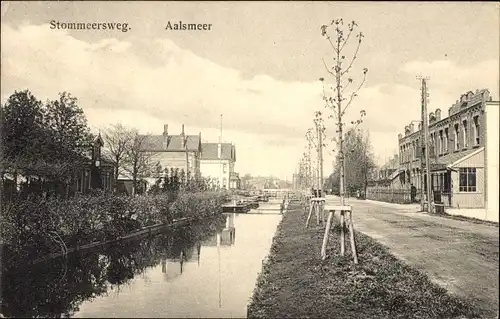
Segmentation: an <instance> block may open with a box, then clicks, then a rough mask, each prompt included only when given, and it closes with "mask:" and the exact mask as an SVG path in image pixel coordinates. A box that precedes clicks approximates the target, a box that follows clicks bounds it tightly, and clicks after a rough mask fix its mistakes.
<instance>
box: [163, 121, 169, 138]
mask: <svg viewBox="0 0 500 319" xmlns="http://www.w3.org/2000/svg"><path fill="white" fill-rule="evenodd" d="M163 136H165V137H167V136H168V124H163Z"/></svg>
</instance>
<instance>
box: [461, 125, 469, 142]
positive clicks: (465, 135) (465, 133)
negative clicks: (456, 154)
mask: <svg viewBox="0 0 500 319" xmlns="http://www.w3.org/2000/svg"><path fill="white" fill-rule="evenodd" d="M462 124H463V127H464V130H463V132H464V134H463V137H464V141H463V142H464V148H466V147H467V144H468V143H467V139H468V136H467V120H464V121H463V122H462Z"/></svg>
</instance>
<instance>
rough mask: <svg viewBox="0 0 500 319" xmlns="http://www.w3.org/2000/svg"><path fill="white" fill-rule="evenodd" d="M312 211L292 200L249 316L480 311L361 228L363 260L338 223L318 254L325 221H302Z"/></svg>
mask: <svg viewBox="0 0 500 319" xmlns="http://www.w3.org/2000/svg"><path fill="white" fill-rule="evenodd" d="M306 217H307V213H306V212H305V211H304V210H303V209H301V208H299V206H298V205H297V204H295V203H294V204H292V205H291V207H290V210H289V212H288V213H287V214H286V215H285V216H284V217H283V220H282V222H281V223H280V225H279V226H278V230H277V233H276V235H275V237H274V240H273V244H272V246H271V251H270V254H269V258H268V260H267V262H266V263H265V265H264V267H263V269H262V272H261V273H260V274H259V278H258V280H257V285H256V287H255V290H254V293H253V296H252V299H251V301H250V303H249V305H248V317H249V318H381V317H383V318H410V317H411V318H478V317H480V315H481V314H480V312H479V310H478V309H477V308H476V307H474V306H473V305H472V304H471V303H469V302H466V301H464V300H461V299H459V298H458V297H455V296H451V295H449V294H448V293H447V291H446V290H445V289H443V288H440V287H439V286H437V285H436V284H434V283H432V282H431V281H430V280H429V278H428V277H427V276H426V275H425V274H423V273H421V272H419V271H417V270H415V269H413V268H411V267H409V266H407V265H405V264H404V263H403V262H401V261H399V260H398V259H396V258H395V257H394V256H393V255H391V254H390V253H389V251H388V249H387V248H386V247H384V246H382V245H381V244H379V243H377V242H376V241H375V240H373V239H371V238H370V237H368V236H366V235H363V234H361V233H359V232H356V246H357V249H358V256H359V264H358V265H354V264H353V263H352V260H351V255H350V245H349V244H348V237H346V242H347V243H346V257H340V255H339V250H340V247H339V246H340V245H339V241H338V239H339V236H340V230H339V227H338V225H336V226H337V227H336V228H334V230H333V233H334V234H336V235H333V236H332V235H331V237H330V241H329V248H328V250H327V255H328V256H329V257H328V258H327V259H326V260H325V261H322V260H321V258H320V250H321V242H322V239H323V233H324V230H323V228H322V227H315V226H313V227H310V228H309V229H306V228H304V224H305V220H306Z"/></svg>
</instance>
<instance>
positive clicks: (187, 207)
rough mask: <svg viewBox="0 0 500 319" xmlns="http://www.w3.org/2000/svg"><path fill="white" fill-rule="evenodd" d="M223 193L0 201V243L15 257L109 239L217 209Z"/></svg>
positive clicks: (201, 216) (210, 214)
mask: <svg viewBox="0 0 500 319" xmlns="http://www.w3.org/2000/svg"><path fill="white" fill-rule="evenodd" d="M223 203H224V196H222V195H219V194H217V193H185V194H179V195H178V197H177V199H176V200H175V201H173V202H172V198H171V197H169V196H168V195H167V194H157V195H140V196H135V197H127V196H117V195H113V194H105V193H93V194H89V195H79V196H76V197H74V198H71V199H69V200H62V199H57V198H49V199H43V198H36V199H35V198H33V199H31V200H24V201H12V202H6V203H4V205H3V211H2V218H1V219H0V227H1V229H2V233H1V237H0V243H2V244H4V245H5V248H6V250H7V251H8V253H7V254H8V255H11V256H10V257H15V259H21V260H22V259H25V258H34V257H37V256H39V255H43V254H46V253H50V252H55V251H61V249H63V248H64V246H67V247H75V246H81V245H85V244H88V243H92V242H97V241H104V240H109V239H115V238H118V237H120V236H123V235H125V234H127V233H130V232H131V231H134V230H137V229H139V228H141V227H144V226H149V225H154V224H157V223H171V222H172V221H173V219H175V218H181V217H195V218H196V219H204V218H210V217H214V216H216V215H220V214H221V212H222V208H221V205H222V204H223Z"/></svg>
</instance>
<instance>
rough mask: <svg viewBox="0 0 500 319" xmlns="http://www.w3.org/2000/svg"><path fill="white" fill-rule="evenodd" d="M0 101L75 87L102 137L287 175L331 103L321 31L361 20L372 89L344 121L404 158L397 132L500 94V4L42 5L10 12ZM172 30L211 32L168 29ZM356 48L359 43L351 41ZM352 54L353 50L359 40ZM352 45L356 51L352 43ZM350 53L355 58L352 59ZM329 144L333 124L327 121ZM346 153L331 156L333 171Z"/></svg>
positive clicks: (331, 148) (5, 6) (381, 152)
mask: <svg viewBox="0 0 500 319" xmlns="http://www.w3.org/2000/svg"><path fill="white" fill-rule="evenodd" d="M1 17H2V21H1V92H0V97H1V102H2V103H4V102H5V101H6V99H7V98H8V97H9V96H10V95H11V94H12V93H14V91H16V90H24V89H30V90H31V92H32V93H33V94H34V95H35V96H36V97H37V98H38V99H40V100H42V101H44V100H46V99H49V98H50V99H55V98H57V95H58V93H59V92H63V91H67V92H70V93H71V94H72V95H73V96H75V97H77V98H78V100H79V105H80V106H81V107H82V108H83V110H84V112H85V114H86V116H87V119H88V123H89V125H90V126H91V128H92V129H93V130H94V131H95V132H97V131H98V130H103V129H105V128H106V127H108V126H109V125H111V124H115V123H118V122H120V123H122V124H124V125H127V126H130V127H134V128H137V129H138V130H139V131H141V132H142V133H151V134H160V133H161V132H162V131H163V125H164V124H168V125H169V133H170V134H178V133H180V131H181V126H182V124H184V125H185V132H186V134H199V133H200V132H201V135H202V140H203V141H206V142H217V141H218V140H219V135H220V131H221V116H220V114H223V116H222V140H223V141H224V142H232V143H234V144H235V145H236V152H237V161H236V167H235V170H236V171H237V172H239V173H240V175H244V174H247V173H248V174H252V175H261V176H265V175H273V176H277V177H280V178H283V179H291V177H292V174H293V172H294V171H295V170H296V169H297V166H298V162H299V160H300V158H301V156H302V154H303V152H305V151H306V145H307V142H306V139H305V137H304V134H305V132H306V131H307V129H308V128H310V127H312V126H313V121H312V120H313V118H314V113H315V111H322V112H324V113H325V114H326V115H329V114H331V113H329V110H328V109H326V108H325V107H324V102H323V100H322V96H323V95H322V94H323V88H322V82H320V81H319V78H325V83H333V81H332V80H333V79H332V78H331V76H330V75H329V74H328V73H327V72H326V70H325V66H324V64H323V59H324V60H325V61H326V62H327V63H328V62H329V61H331V59H332V57H333V55H332V50H331V47H330V44H329V43H328V41H327V40H326V39H325V38H324V37H322V36H321V30H320V27H321V25H323V24H328V23H330V21H331V20H333V19H336V18H343V19H344V21H351V20H355V21H356V22H357V23H358V25H359V31H361V32H363V35H364V38H363V42H362V44H361V47H360V50H359V54H358V57H357V59H356V60H355V63H354V64H353V68H352V71H351V74H352V77H353V79H354V80H355V83H359V81H360V80H361V79H362V70H363V68H367V69H368V74H367V78H366V82H365V83H364V85H363V86H362V88H361V89H360V90H359V92H358V96H357V97H356V98H355V99H354V100H353V103H352V105H351V106H350V107H349V109H348V110H347V112H346V117H345V120H346V122H347V123H350V121H351V120H356V119H358V118H359V112H360V111H361V110H365V111H366V117H365V118H364V122H363V124H362V125H361V126H360V128H362V129H363V130H365V131H366V132H368V133H369V134H370V139H371V141H372V144H373V153H374V155H375V157H376V160H377V163H378V164H383V163H384V162H385V161H386V160H388V158H389V157H391V156H392V155H393V154H395V153H397V149H398V141H397V135H398V133H401V132H403V130H404V127H405V126H406V125H407V124H409V122H410V121H412V120H419V118H420V82H419V81H418V80H417V79H416V76H418V75H422V76H428V77H429V78H430V80H429V83H428V87H429V94H430V101H429V111H433V110H434V109H436V108H440V109H442V110H444V112H443V113H445V114H446V113H447V109H448V108H449V107H450V106H451V105H452V104H453V103H454V102H455V101H456V100H457V99H459V97H460V95H461V94H463V93H465V92H467V91H469V90H471V91H475V90H476V89H483V88H487V89H489V90H490V92H491V94H492V95H493V98H494V99H495V100H498V96H499V86H500V83H499V46H500V43H499V39H500V34H499V30H500V7H499V5H498V4H496V3H494V2H482V3H481V2H469V3H468V2H448V3H446V2H425V3H424V2H421V3H419V2H403V3H396V2H392V3H390V2H266V3H260V2H155V1H151V2H76V1H75V2H36V1H29V2H28V1H27V2H22V1H16V2H7V1H3V2H2V3H1ZM51 21H59V22H120V23H128V28H129V30H128V31H127V32H122V31H117V30H114V31H109V30H55V29H51V28H50V22H51ZM168 21H170V22H171V23H179V21H182V22H183V23H206V24H212V27H211V30H210V31H174V30H166V29H165V28H166V26H167V23H168ZM348 45H349V44H348ZM350 45H354V44H350ZM348 49H349V50H352V48H349V47H348ZM350 52H352V51H348V53H350ZM325 126H326V128H327V135H328V137H329V138H331V137H333V136H334V135H335V127H334V121H333V120H332V119H325ZM335 146H336V145H335V144H334V143H333V142H331V141H329V142H328V145H327V147H326V149H325V169H324V171H325V175H328V174H329V173H330V172H331V170H332V160H333V155H334V154H335V148H336V147H335Z"/></svg>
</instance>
